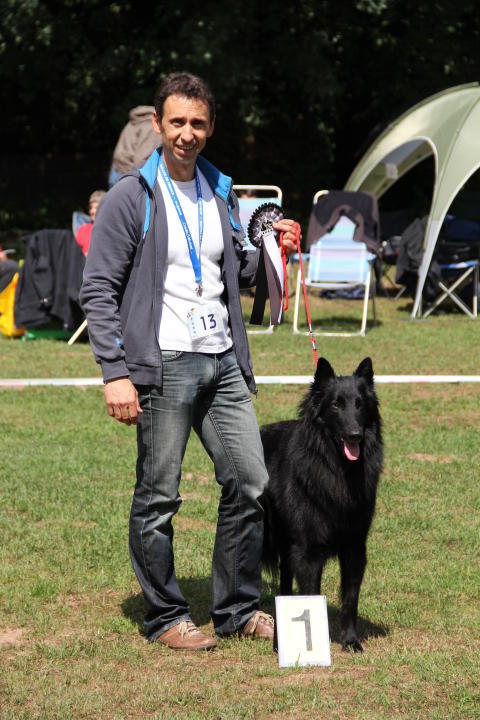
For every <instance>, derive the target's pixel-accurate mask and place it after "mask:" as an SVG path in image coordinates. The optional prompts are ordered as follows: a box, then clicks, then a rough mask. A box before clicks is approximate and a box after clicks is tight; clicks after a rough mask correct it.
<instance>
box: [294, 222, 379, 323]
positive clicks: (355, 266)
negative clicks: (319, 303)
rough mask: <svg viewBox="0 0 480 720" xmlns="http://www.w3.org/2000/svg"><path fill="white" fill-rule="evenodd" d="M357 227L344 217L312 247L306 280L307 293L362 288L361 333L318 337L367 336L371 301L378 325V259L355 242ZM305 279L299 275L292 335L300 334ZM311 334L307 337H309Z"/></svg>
mask: <svg viewBox="0 0 480 720" xmlns="http://www.w3.org/2000/svg"><path fill="white" fill-rule="evenodd" d="M354 231H355V223H353V222H352V221H351V220H349V219H348V218H346V217H343V216H342V217H341V218H340V219H339V221H338V222H337V224H336V225H335V227H334V228H333V229H332V231H331V232H330V233H328V234H326V235H323V237H322V238H321V239H320V240H318V241H317V242H315V243H314V244H313V245H312V246H311V247H310V253H309V255H306V256H304V258H305V260H308V270H307V275H306V277H305V285H306V291H307V293H308V290H309V289H310V290H312V289H314V290H320V291H332V292H334V291H339V290H343V291H345V290H348V291H351V290H354V289H355V288H363V303H362V316H361V321H360V330H359V331H356V332H342V331H339V332H323V331H322V330H321V329H318V328H317V329H314V332H315V334H316V335H325V336H334V337H336V336H345V337H353V336H358V335H360V336H364V335H365V330H366V326H367V312H368V300H369V298H370V297H371V298H372V305H373V320H374V322H375V321H376V308H375V283H374V282H372V264H373V262H374V260H375V258H376V256H375V255H374V254H373V253H370V252H369V250H368V249H367V246H366V245H365V243H362V242H357V241H355V240H353V234H354ZM301 285H302V278H301V273H300V271H299V273H298V275H297V287H296V293H295V309H294V318H293V332H294V333H296V334H300V333H302V332H303V331H300V330H299V329H298V311H299V306H300V296H301V295H302V296H303V293H301ZM306 334H308V333H306Z"/></svg>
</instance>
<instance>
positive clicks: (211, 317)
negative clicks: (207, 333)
mask: <svg viewBox="0 0 480 720" xmlns="http://www.w3.org/2000/svg"><path fill="white" fill-rule="evenodd" d="M208 319H209V321H210V323H209V326H208V328H207V323H206V322H205V316H204V315H200V320H201V321H202V323H203V329H204V330H207V329H208V330H213V329H214V328H216V327H217V321H216V320H215V315H214V314H213V313H209V315H208Z"/></svg>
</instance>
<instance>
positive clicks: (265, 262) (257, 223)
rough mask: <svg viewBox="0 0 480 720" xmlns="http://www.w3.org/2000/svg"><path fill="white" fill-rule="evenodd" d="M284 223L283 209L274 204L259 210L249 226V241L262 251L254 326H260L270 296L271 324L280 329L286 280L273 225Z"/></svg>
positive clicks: (253, 309) (252, 322)
mask: <svg viewBox="0 0 480 720" xmlns="http://www.w3.org/2000/svg"><path fill="white" fill-rule="evenodd" d="M282 219H283V213H282V210H281V208H280V207H279V206H278V205H276V204H275V203H264V204H263V205H260V207H258V208H257V209H256V210H255V211H254V213H253V215H252V217H251V219H250V222H249V224H248V239H249V240H250V242H251V243H252V245H255V246H256V247H258V248H260V249H261V251H262V252H261V255H260V259H259V263H258V270H257V286H256V291H255V300H254V302H253V308H252V316H251V318H250V323H251V324H252V325H261V324H262V321H263V315H264V312H265V303H266V300H267V295H268V298H269V300H270V323H271V325H280V323H281V321H282V310H283V295H284V277H283V265H282V257H281V254H280V250H279V248H278V235H279V233H278V232H276V231H275V230H274V229H273V223H275V222H278V221H279V220H282Z"/></svg>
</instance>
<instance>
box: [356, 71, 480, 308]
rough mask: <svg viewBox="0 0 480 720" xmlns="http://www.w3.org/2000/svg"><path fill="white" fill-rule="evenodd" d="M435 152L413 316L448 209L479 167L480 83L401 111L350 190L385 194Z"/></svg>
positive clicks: (362, 165) (367, 156)
mask: <svg viewBox="0 0 480 720" xmlns="http://www.w3.org/2000/svg"><path fill="white" fill-rule="evenodd" d="M430 155H433V156H434V160H435V182H434V188H433V197H432V204H431V207H430V212H429V216H428V222H427V227H426V231H425V240H424V254H423V260H422V265H421V267H420V269H419V275H418V283H417V291H416V296H415V301H414V304H413V310H412V318H415V317H416V316H417V315H418V314H420V302H421V298H422V290H423V286H424V284H425V280H426V277H427V273H428V270H429V267H430V263H431V260H432V256H433V252H434V250H435V245H436V243H437V239H438V235H439V232H440V228H441V226H442V223H443V221H444V219H445V215H446V214H447V212H448V209H449V207H450V205H451V204H452V202H453V200H454V198H455V197H456V195H457V194H458V192H459V191H460V190H461V188H462V187H463V186H464V185H465V183H466V182H467V180H468V179H469V178H470V177H471V176H472V175H473V174H474V172H475V171H476V170H477V169H478V168H479V167H480V85H479V83H469V84H467V85H459V86H457V87H453V88H449V89H448V90H444V91H443V92H440V93H438V94H436V95H432V96H431V97H428V98H426V99H425V100H423V101H422V102H421V103H419V104H418V105H415V106H414V107H412V108H410V110H408V111H407V112H406V113H404V114H403V115H401V116H400V117H399V118H398V119H397V120H395V121H394V122H393V123H392V124H391V125H389V126H388V127H387V129H386V130H385V131H384V132H383V133H382V134H381V135H380V137H378V138H377V140H376V141H375V142H374V143H373V145H372V146H371V147H370V148H369V150H368V151H367V152H366V153H365V155H364V156H363V157H362V159H361V160H360V162H359V163H358V164H357V166H356V167H355V169H354V171H353V172H352V174H351V175H350V177H349V179H348V181H347V183H346V185H345V190H365V191H369V192H373V193H374V194H375V195H376V196H377V198H380V197H381V196H382V195H383V194H384V193H385V192H386V191H387V190H388V189H389V188H390V187H391V186H392V185H393V184H394V183H395V182H396V181H397V180H399V179H400V178H401V177H402V176H403V175H405V173H406V172H408V171H409V170H411V169H412V168H413V167H415V165H417V164H418V163H419V162H421V161H422V160H424V159H425V158H426V157H428V156H430Z"/></svg>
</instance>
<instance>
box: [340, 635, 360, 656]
mask: <svg viewBox="0 0 480 720" xmlns="http://www.w3.org/2000/svg"><path fill="white" fill-rule="evenodd" d="M342 650H345V651H346V652H348V651H349V650H353V652H360V653H362V652H363V647H362V644H361V642H360V641H359V639H358V638H356V637H353V638H345V639H344V640H342Z"/></svg>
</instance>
